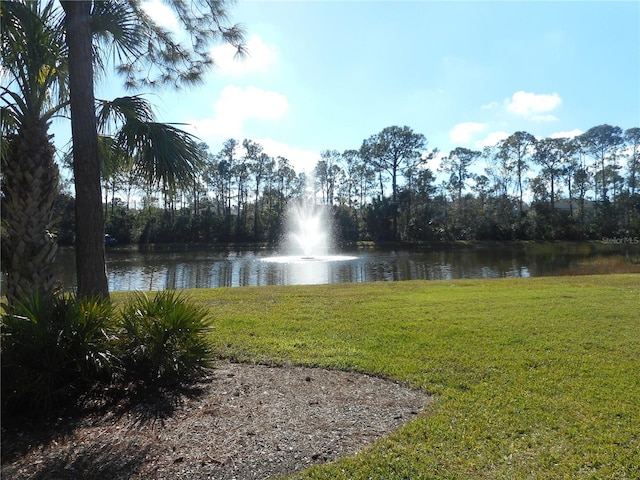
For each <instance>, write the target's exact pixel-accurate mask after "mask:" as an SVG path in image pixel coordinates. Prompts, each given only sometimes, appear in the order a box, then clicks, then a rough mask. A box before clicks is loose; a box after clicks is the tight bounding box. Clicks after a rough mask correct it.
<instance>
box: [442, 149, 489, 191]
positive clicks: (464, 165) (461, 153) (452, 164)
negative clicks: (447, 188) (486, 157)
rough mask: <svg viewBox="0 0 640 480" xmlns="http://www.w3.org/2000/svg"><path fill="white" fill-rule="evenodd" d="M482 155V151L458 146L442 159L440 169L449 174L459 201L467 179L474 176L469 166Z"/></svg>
mask: <svg viewBox="0 0 640 480" xmlns="http://www.w3.org/2000/svg"><path fill="white" fill-rule="evenodd" d="M480 155H481V152H477V151H474V150H469V149H468V148H463V147H458V148H455V149H454V150H452V151H451V153H449V155H447V156H446V157H444V158H443V159H442V163H441V166H440V170H441V171H443V172H445V173H448V174H449V177H450V181H451V187H452V189H453V190H455V192H456V198H457V200H458V202H459V201H460V200H461V199H462V190H464V188H465V185H466V182H467V180H469V179H470V178H472V173H471V172H470V171H469V168H470V167H471V165H473V163H474V162H475V161H476V160H477V159H478V157H480Z"/></svg>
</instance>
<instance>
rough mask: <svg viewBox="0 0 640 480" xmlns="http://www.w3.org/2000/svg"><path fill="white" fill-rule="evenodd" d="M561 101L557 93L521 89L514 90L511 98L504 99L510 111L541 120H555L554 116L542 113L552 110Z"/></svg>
mask: <svg viewBox="0 0 640 480" xmlns="http://www.w3.org/2000/svg"><path fill="white" fill-rule="evenodd" d="M561 103H562V99H561V98H560V95H558V94H557V93H552V94H551V95H547V94H536V93H529V92H525V91H523V90H520V91H518V92H515V93H514V94H513V95H512V96H511V98H507V99H506V100H505V104H506V105H507V110H509V111H510V112H512V113H515V114H516V115H522V116H524V117H531V118H533V119H534V120H541V121H550V120H557V118H556V117H555V116H553V115H549V114H544V113H545V112H550V111H552V110H554V109H555V108H557V107H558V106H559V105H560V104H561Z"/></svg>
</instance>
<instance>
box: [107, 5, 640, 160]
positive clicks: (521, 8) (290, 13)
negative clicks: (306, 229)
mask: <svg viewBox="0 0 640 480" xmlns="http://www.w3.org/2000/svg"><path fill="white" fill-rule="evenodd" d="M146 3H147V4H148V5H147V11H148V12H149V14H150V15H152V16H153V18H154V19H155V20H156V21H157V22H159V23H161V24H163V25H165V26H167V27H168V28H175V19H174V18H172V16H171V14H170V11H169V10H168V9H167V8H166V7H164V6H163V5H162V3H161V2H160V0H152V1H150V2H146ZM230 13H231V21H232V22H233V23H239V24H242V25H243V26H244V28H245V30H246V43H247V48H248V52H249V54H248V57H247V58H246V59H245V60H244V61H239V60H234V58H233V51H232V49H231V48H230V47H229V46H223V45H218V46H214V47H213V48H212V50H211V55H212V57H213V59H214V60H215V61H216V63H217V68H216V69H215V70H213V71H211V72H210V73H209V74H208V75H207V78H206V81H205V83H204V84H203V85H201V86H198V87H197V88H190V89H188V90H182V91H173V90H163V91H160V92H153V93H152V94H150V95H149V96H148V98H149V100H151V101H152V103H154V104H155V105H156V113H157V116H158V119H159V120H161V121H166V122H184V123H187V124H189V125H188V126H186V127H185V129H187V130H188V131H190V132H191V133H193V134H194V135H196V136H198V137H199V138H200V139H201V140H202V141H204V142H206V143H207V144H208V145H209V147H210V151H211V152H212V153H217V152H218V151H219V150H220V149H221V147H222V143H223V141H224V140H226V139H228V138H235V139H237V140H242V139H244V138H249V139H251V140H254V141H256V142H258V143H260V144H261V145H262V146H263V148H264V150H265V152H266V153H268V154H270V155H273V156H278V155H281V156H284V157H286V158H288V159H289V161H290V163H291V164H292V165H293V166H294V168H295V169H296V170H297V171H302V170H310V169H312V168H313V166H314V165H315V162H316V161H317V160H318V159H319V157H320V152H321V151H323V150H327V149H332V150H333V149H335V150H338V151H340V152H342V151H344V150H346V149H358V148H359V147H360V145H361V144H362V142H363V140H365V139H367V138H369V137H370V136H372V135H375V134H376V133H378V132H380V131H381V130H382V129H384V128H385V127H388V126H392V125H398V126H405V125H406V126H409V127H410V128H412V129H413V131H414V132H416V133H421V134H423V135H425V137H426V138H427V141H428V148H429V149H433V148H437V149H438V150H439V151H440V152H442V153H443V154H447V153H448V152H449V151H451V150H452V149H454V148H456V147H465V148H470V149H475V150H481V149H482V148H483V147H484V146H486V145H494V144H496V143H497V142H498V141H499V140H501V139H503V138H506V137H507V136H508V135H510V134H512V133H514V132H516V131H526V132H529V133H531V134H533V135H535V136H537V137H550V136H573V135H576V134H580V133H582V132H585V131H586V130H588V129H589V128H591V127H594V126H597V125H601V124H605V123H608V124H610V125H617V126H619V127H621V128H622V129H623V130H626V129H628V128H632V127H640V2H637V1H620V2H616V1H604V2H595V1H553V2H552V1H536V2H520V1H494V2H487V1H473V2H469V1H466V2H465V1H448V2H435V1H328V0H325V1H303V0H299V1H271V0H248V1H242V0H240V1H239V2H238V3H236V4H235V5H233V6H232V8H231V10H230ZM108 83H109V85H98V86H97V88H96V96H98V97H100V95H101V94H102V95H104V96H103V97H102V98H105V96H109V95H111V96H117V95H123V94H125V92H124V91H117V89H115V87H114V85H117V82H108ZM143 93H144V92H143ZM434 162H435V163H434V164H433V165H431V167H432V168H433V169H434V170H435V169H436V168H437V162H438V160H437V159H436V160H434Z"/></svg>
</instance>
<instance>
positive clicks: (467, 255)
mask: <svg viewBox="0 0 640 480" xmlns="http://www.w3.org/2000/svg"><path fill="white" fill-rule="evenodd" d="M639 254H640V248H638V246H637V245H604V244H599V243H596V242H592V243H575V244H519V245H518V244H516V245H500V244H491V245H484V246H483V245H480V246H474V247H462V248H406V249H402V248H398V249H366V250H358V251H353V252H345V253H344V254H340V255H333V256H326V257H317V258H316V257H309V258H307V257H302V256H301V257H280V256H278V253H277V252H275V251H269V250H244V249H224V250H221V249H215V248H212V247H208V248H206V247H198V248H195V247H185V246H166V247H162V248H159V247H155V248H137V247H135V248H120V247H118V248H111V247H108V248H107V275H108V281H109V289H110V290H111V291H128V290H162V289H187V288H215V287H239V286H266V285H302V284H327V283H342V282H377V281H400V280H418V279H421V280H452V279H462V278H500V277H537V276H548V275H557V274H566V273H570V272H571V270H572V269H574V268H577V267H579V265H580V264H581V263H583V262H585V261H589V260H591V259H593V258H596V257H602V256H607V257H621V258H625V259H627V260H629V259H630V258H631V259H633V260H635V261H637V259H638V258H639ZM56 262H57V265H58V269H59V270H58V274H59V278H60V279H61V281H62V283H63V286H64V288H65V289H66V290H69V289H73V287H74V285H75V269H74V264H75V260H74V251H73V249H69V248H66V249H60V250H59V252H58V257H57V261H56Z"/></svg>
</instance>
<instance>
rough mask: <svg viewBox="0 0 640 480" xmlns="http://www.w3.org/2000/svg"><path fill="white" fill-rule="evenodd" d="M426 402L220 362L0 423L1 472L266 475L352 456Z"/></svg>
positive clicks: (365, 380)
mask: <svg viewBox="0 0 640 480" xmlns="http://www.w3.org/2000/svg"><path fill="white" fill-rule="evenodd" d="M126 397H127V396H126V395H123V398H126ZM430 401H431V398H430V397H429V396H428V395H426V394H425V393H424V392H422V391H419V390H415V389H411V388H409V387H407V386H406V385H401V384H398V383H395V382H391V381H388V380H384V379H381V378H377V377H372V376H368V375H362V374H358V373H353V372H339V371H330V370H323V369H314V368H302V367H267V366H261V365H249V364H234V363H223V364H221V365H219V367H218V368H216V369H215V370H214V371H213V372H212V374H211V375H210V376H209V377H208V378H207V379H205V380H204V381H202V382H201V383H199V384H198V385H197V386H196V387H195V388H193V389H191V390H189V391H183V392H181V393H180V394H179V395H173V396H166V395H160V396H159V397H155V398H145V399H143V400H140V399H138V400H136V401H135V402H131V400H130V399H129V400H128V401H127V402H126V404H125V403H122V404H121V405H119V406H118V405H116V406H110V407H109V408H108V409H106V410H105V409H95V410H94V411H93V412H92V413H84V414H83V415H81V416H78V417H64V418H59V419H57V421H54V422H51V423H50V424H47V423H42V424H37V425H33V424H29V425H27V424H25V425H22V426H18V427H9V428H6V429H5V428H3V430H2V470H1V474H2V478H7V479H8V478H12V479H27V478H28V479H88V478H100V479H151V478H153V479H205V478H207V479H217V480H218V479H219V480H225V479H266V478H270V477H273V476H278V475H284V474H288V473H293V472H295V471H298V470H301V469H304V468H306V467H309V466H310V465H313V464H320V463H324V462H329V461H332V460H335V459H336V458H339V457H343V456H346V455H352V454H355V453H356V452H358V451H359V450H361V449H363V448H364V447H366V446H367V445H370V444H371V443H373V442H375V441H376V440H379V439H381V438H382V437H384V436H386V435H388V434H389V433H391V432H393V431H394V430H396V429H397V428H399V427H400V426H401V425H402V424H403V423H405V422H407V421H408V420H411V419H412V418H413V417H414V416H415V415H416V414H418V413H419V412H420V411H421V410H422V409H423V408H424V407H425V405H427V404H428V403H429V402H430ZM3 423H4V421H3Z"/></svg>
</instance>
